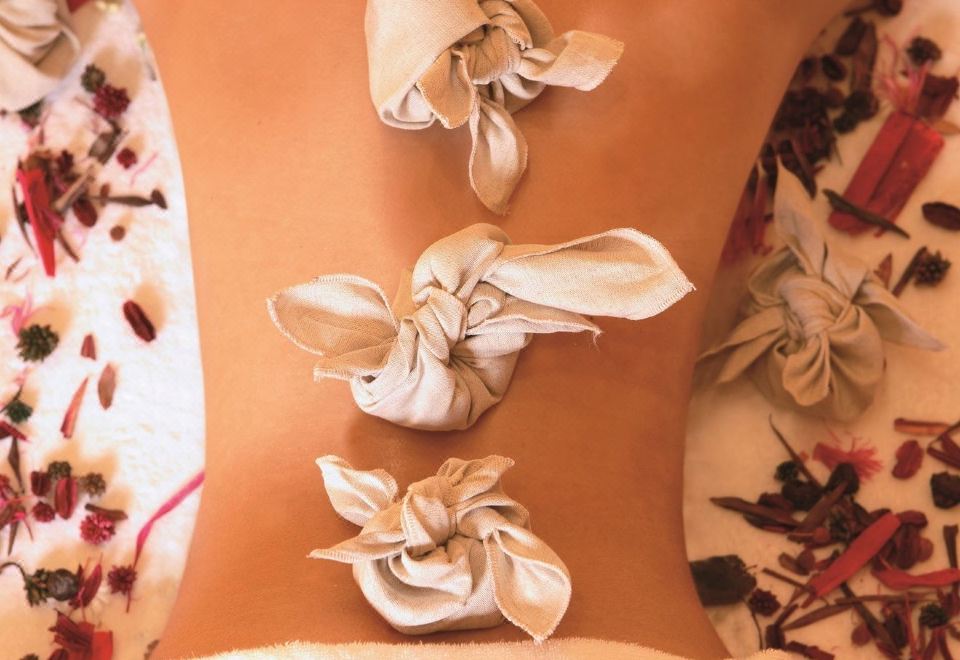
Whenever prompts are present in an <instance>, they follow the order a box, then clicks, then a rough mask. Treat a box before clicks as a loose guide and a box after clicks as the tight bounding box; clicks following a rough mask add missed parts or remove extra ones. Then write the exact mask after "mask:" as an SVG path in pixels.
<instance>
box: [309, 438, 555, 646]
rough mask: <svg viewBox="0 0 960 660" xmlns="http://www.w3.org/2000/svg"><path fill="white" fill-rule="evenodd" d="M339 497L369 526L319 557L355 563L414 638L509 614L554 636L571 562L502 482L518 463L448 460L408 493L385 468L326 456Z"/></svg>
mask: <svg viewBox="0 0 960 660" xmlns="http://www.w3.org/2000/svg"><path fill="white" fill-rule="evenodd" d="M317 465H319V466H320V470H321V471H322V472H323V483H324V487H325V488H326V490H327V494H328V495H329V496H330V502H331V504H333V508H334V509H335V510H336V512H337V513H338V514H340V515H341V516H342V517H344V518H346V519H347V520H349V521H350V522H352V523H354V524H356V525H359V526H361V527H362V528H363V529H362V530H361V532H360V533H359V534H358V535H357V536H355V537H354V538H352V539H349V540H346V541H344V542H342V543H339V544H337V545H335V546H333V547H332V548H328V549H325V550H314V551H313V552H312V553H310V556H311V557H313V558H315V559H331V560H333V561H340V562H344V563H347V564H352V565H353V577H354V579H355V580H356V582H357V584H358V585H359V586H360V589H361V591H362V592H363V595H364V596H365V597H366V598H367V600H368V601H369V602H370V604H371V605H372V606H373V608H374V609H375V610H377V612H379V613H380V615H381V616H383V618H384V619H386V620H387V622H389V623H390V625H391V626H393V627H394V628H396V629H397V630H399V631H400V632H402V633H405V634H408V635H419V634H424V633H432V632H438V631H441V630H469V629H477V628H489V627H492V626H496V625H498V624H500V623H502V622H503V620H504V619H505V618H506V619H508V620H509V621H510V622H511V623H513V624H514V625H516V626H518V627H519V628H521V629H522V630H524V631H525V632H526V633H528V634H529V635H530V636H532V637H533V638H534V639H536V640H538V641H539V640H544V639H546V638H547V637H549V636H550V635H551V634H552V633H553V631H554V630H555V629H556V627H557V625H558V624H559V623H560V619H562V618H563V615H564V613H565V612H566V610H567V605H568V604H569V602H570V594H571V589H572V587H571V582H570V574H569V572H568V571H567V567H566V566H565V565H564V564H563V562H562V561H561V560H560V558H559V557H558V556H557V555H556V553H554V552H553V550H551V549H550V548H549V547H548V546H547V544H546V543H544V542H543V541H542V540H540V539H539V538H538V537H537V536H535V535H534V534H533V533H532V532H531V531H530V515H529V514H528V513H527V510H526V509H524V508H523V507H522V506H521V505H520V504H518V503H517V502H515V501H514V500H513V499H511V498H510V497H508V496H507V495H506V494H505V493H504V492H503V488H502V487H501V484H500V478H501V476H502V475H503V473H504V472H506V471H507V470H508V469H510V468H511V467H512V466H513V461H512V460H511V459H509V458H504V457H502V456H488V457H487V458H484V459H480V460H473V461H463V460H460V459H458V458H451V459H449V460H447V461H446V462H445V463H444V464H443V465H441V466H440V469H439V470H438V471H437V475H436V476H434V477H429V478H427V479H424V480H422V481H418V482H416V483H413V484H410V486H409V487H408V488H407V492H406V493H405V494H404V495H403V497H402V498H398V488H397V482H396V481H395V480H394V479H393V477H391V476H390V475H389V474H387V472H385V471H384V470H372V471H368V472H364V471H360V470H355V469H353V468H352V467H351V466H350V464H348V463H347V462H346V461H344V460H343V459H342V458H338V457H336V456H325V457H323V458H319V459H317Z"/></svg>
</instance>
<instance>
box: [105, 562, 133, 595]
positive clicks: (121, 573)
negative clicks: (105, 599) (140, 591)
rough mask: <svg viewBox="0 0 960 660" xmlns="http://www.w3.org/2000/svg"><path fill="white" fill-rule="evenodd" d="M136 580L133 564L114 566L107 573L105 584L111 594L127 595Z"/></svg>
mask: <svg viewBox="0 0 960 660" xmlns="http://www.w3.org/2000/svg"><path fill="white" fill-rule="evenodd" d="M136 580H137V571H136V569H135V568H134V567H133V566H114V567H113V568H111V569H110V572H109V573H107V584H108V585H110V593H112V594H123V595H128V594H129V593H130V592H131V591H133V585H134V583H135V582H136Z"/></svg>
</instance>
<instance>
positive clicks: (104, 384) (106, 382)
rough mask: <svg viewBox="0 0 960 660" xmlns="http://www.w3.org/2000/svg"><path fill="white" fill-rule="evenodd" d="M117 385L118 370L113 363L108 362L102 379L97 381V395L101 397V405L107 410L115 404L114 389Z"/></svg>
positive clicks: (101, 375)
mask: <svg viewBox="0 0 960 660" xmlns="http://www.w3.org/2000/svg"><path fill="white" fill-rule="evenodd" d="M116 387H117V370H116V369H115V368H114V367H113V365H112V364H107V366H105V367H104V368H103V372H102V373H101V374H100V380H99V381H98V382H97V395H98V396H99V397H100V405H101V406H102V407H103V409H104V410H107V409H108V408H109V407H110V406H111V405H112V404H113V391H114V390H115V389H116Z"/></svg>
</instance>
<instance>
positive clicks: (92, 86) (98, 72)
mask: <svg viewBox="0 0 960 660" xmlns="http://www.w3.org/2000/svg"><path fill="white" fill-rule="evenodd" d="M105 82H107V75H106V74H105V73H104V72H103V70H102V69H100V68H99V67H97V65H95V64H88V65H87V66H86V68H85V69H84V70H83V74H82V75H81V76H80V84H81V85H82V86H83V88H84V89H85V90H87V91H88V92H90V93H91V94H93V93H94V92H96V91H97V90H98V89H100V87H102V86H103V84H104V83H105Z"/></svg>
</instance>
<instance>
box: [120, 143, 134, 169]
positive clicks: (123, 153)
mask: <svg viewBox="0 0 960 660" xmlns="http://www.w3.org/2000/svg"><path fill="white" fill-rule="evenodd" d="M117 162H118V163H120V165H121V166H123V169H125V170H129V169H130V168H131V167H133V166H134V165H136V164H137V154H136V152H134V150H133V149H131V148H130V147H124V148H123V149H121V150H120V151H119V152H118V153H117Z"/></svg>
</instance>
